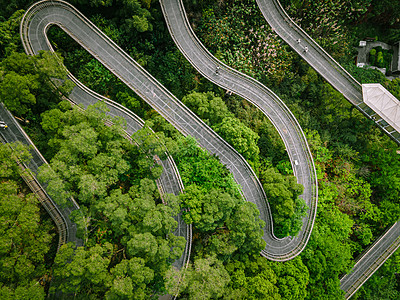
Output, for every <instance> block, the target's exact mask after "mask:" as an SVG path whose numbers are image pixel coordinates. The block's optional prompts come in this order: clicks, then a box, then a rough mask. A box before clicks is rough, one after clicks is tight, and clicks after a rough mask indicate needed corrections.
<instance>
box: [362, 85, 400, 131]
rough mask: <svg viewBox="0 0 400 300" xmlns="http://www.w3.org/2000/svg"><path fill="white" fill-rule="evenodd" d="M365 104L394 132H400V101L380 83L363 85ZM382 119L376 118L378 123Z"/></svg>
mask: <svg viewBox="0 0 400 300" xmlns="http://www.w3.org/2000/svg"><path fill="white" fill-rule="evenodd" d="M362 91H363V98H364V103H365V104H366V105H368V106H369V107H370V108H371V109H372V110H373V111H374V112H375V113H376V114H377V115H378V116H379V117H380V118H381V119H383V120H384V121H386V122H387V123H388V124H389V125H390V126H391V127H393V129H394V130H396V131H397V132H400V101H399V100H397V98H396V97H395V96H393V95H392V94H391V93H389V91H388V90H386V89H385V88H384V87H383V86H382V85H380V84H378V83H369V84H363V85H362ZM380 118H378V117H375V120H376V121H377V122H380V121H381V120H380Z"/></svg>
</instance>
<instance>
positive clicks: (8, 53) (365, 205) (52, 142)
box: [0, 0, 400, 299]
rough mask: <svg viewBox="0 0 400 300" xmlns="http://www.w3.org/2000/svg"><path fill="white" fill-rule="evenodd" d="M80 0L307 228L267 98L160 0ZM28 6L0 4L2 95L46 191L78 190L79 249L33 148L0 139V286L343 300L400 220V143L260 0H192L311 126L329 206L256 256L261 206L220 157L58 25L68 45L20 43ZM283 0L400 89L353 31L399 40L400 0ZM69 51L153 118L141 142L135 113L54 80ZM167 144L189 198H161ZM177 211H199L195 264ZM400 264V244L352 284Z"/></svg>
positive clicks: (199, 20) (227, 45)
mask: <svg viewBox="0 0 400 300" xmlns="http://www.w3.org/2000/svg"><path fill="white" fill-rule="evenodd" d="M3 2H4V1H3ZM69 2H70V3H71V4H73V5H75V6H76V7H77V8H78V9H79V10H80V11H81V12H82V13H83V14H84V15H85V16H87V17H88V18H89V19H90V20H91V21H92V22H93V23H94V24H95V25H96V26H98V27H99V28H100V29H101V30H102V31H103V32H104V33H105V34H107V35H108V36H109V37H110V38H111V39H112V40H113V41H114V42H115V43H116V44H118V45H119V46H120V47H122V48H123V49H124V50H125V51H126V52H127V53H128V54H129V55H130V56H131V57H133V58H134V59H135V60H136V61H137V62H138V63H139V64H140V65H141V66H143V67H144V68H145V69H146V70H147V71H149V72H150V73H151V74H152V75H153V76H154V77H155V78H156V79H157V80H158V81H160V82H161V83H162V84H163V85H164V86H165V87H166V88H167V89H169V90H170V91H171V92H172V93H173V94H174V95H175V96H177V97H178V98H179V99H180V100H182V102H183V103H184V104H185V105H186V106H187V107H189V108H190V109H191V110H192V111H193V112H194V113H196V114H197V115H198V116H199V117H200V118H201V119H202V120H203V121H204V122H205V123H206V124H207V125H209V126H210V127H211V128H212V129H213V130H214V131H215V132H217V133H218V134H219V135H220V136H221V137H222V138H223V139H225V140H226V141H227V142H228V143H230V144H231V145H232V146H233V147H234V148H235V149H236V150H237V151H238V152H239V153H240V154H242V155H243V157H244V158H245V159H246V160H247V161H248V162H249V164H250V165H251V167H252V168H253V170H254V172H255V173H256V175H257V176H258V178H259V179H260V182H261V183H262V185H263V188H264V190H265V193H266V195H267V198H268V201H269V203H270V206H271V210H272V213H273V219H274V223H275V224H276V228H275V227H274V228H275V234H276V235H277V236H279V237H285V236H289V235H290V236H294V235H296V234H297V233H298V231H299V229H300V226H301V221H300V220H301V218H302V217H303V216H305V215H306V210H307V207H306V206H305V203H304V201H303V200H302V199H301V198H299V195H301V193H302V190H303V188H302V186H301V185H299V184H297V182H296V179H295V177H294V176H293V171H292V169H291V165H290V161H289V158H288V156H287V154H286V152H285V147H284V144H283V142H282V140H281V139H280V137H279V135H278V133H277V131H276V130H275V128H274V127H273V125H272V124H271V123H270V121H269V120H268V119H267V118H266V117H265V115H263V114H262V113H261V112H260V111H259V110H258V109H257V108H256V107H254V106H252V105H251V104H250V103H248V102H247V101H246V100H244V99H242V98H240V97H238V96H235V95H229V94H228V93H226V91H224V90H222V89H221V88H219V87H217V86H216V85H214V84H212V83H211V82H209V81H207V80H206V79H204V78H203V77H202V76H201V75H200V74H199V73H198V72H197V71H196V70H195V69H194V68H193V67H192V66H191V65H190V64H189V62H187V61H186V60H185V58H184V57H183V55H182V54H181V53H180V52H179V50H178V49H177V47H176V46H175V44H174V43H173V41H172V38H171V37H170V35H169V32H168V30H167V27H166V25H165V23H164V18H163V15H162V11H161V8H160V6H159V3H158V1H152V0H114V1H113V0H106V1H97V0H71V1H69ZM32 3H34V1H29V0H28V1H26V0H11V1H6V3H1V4H2V5H0V101H1V102H3V103H4V104H5V105H6V107H7V108H8V109H9V110H10V111H11V112H12V113H13V114H14V115H15V116H16V117H18V118H19V120H21V121H20V122H21V125H23V127H24V129H25V130H26V132H27V133H28V135H29V136H30V137H31V139H32V140H33V142H34V143H35V145H36V146H37V147H38V149H39V150H40V151H41V153H42V154H43V155H44V157H45V158H46V160H47V161H49V167H46V168H42V169H41V171H40V174H39V175H40V176H39V178H40V180H42V181H43V182H46V183H47V184H48V192H49V194H50V195H51V196H52V197H53V199H54V200H55V201H57V203H58V204H59V205H61V206H62V205H67V203H66V202H65V199H67V198H68V197H71V196H72V197H74V199H76V201H77V202H78V203H79V205H80V207H81V209H80V213H79V214H74V216H72V217H73V220H74V222H76V224H77V226H78V233H79V237H80V238H81V239H82V240H83V241H84V246H83V247H78V248H76V247H74V245H72V244H67V245H63V246H62V247H61V248H60V249H59V251H57V241H58V239H57V232H56V227H55V225H54V223H53V222H52V220H51V218H50V217H49V216H48V215H47V214H46V212H45V210H44V209H43V208H42V207H41V205H40V204H39V202H38V200H37V199H36V198H35V196H33V194H32V193H31V191H30V190H29V188H28V187H27V186H26V185H25V184H24V182H23V180H22V179H21V177H20V172H21V171H20V170H19V168H18V167H17V164H16V161H15V157H18V158H19V159H20V160H28V159H29V152H28V151H27V149H26V148H25V147H24V146H22V145H19V144H16V145H12V148H10V147H9V146H8V145H0V199H1V202H0V208H1V213H0V220H1V221H0V232H1V235H0V239H1V243H0V298H1V299H44V298H45V297H46V296H50V297H57V298H65V299H69V298H71V299H72V298H74V299H103V298H106V299H152V298H158V297H159V296H160V295H163V294H166V293H179V297H178V298H180V299H217V298H219V299H262V298H267V299H342V298H343V291H341V290H340V276H342V275H343V274H345V273H346V272H348V271H349V270H350V269H351V268H352V266H353V265H354V259H355V258H356V257H357V256H358V255H359V254H360V253H361V252H362V251H363V249H365V248H366V247H367V246H368V245H370V244H371V243H372V242H373V241H374V239H376V238H377V237H378V236H379V235H380V234H382V232H383V231H384V230H385V228H387V227H388V226H389V225H391V224H393V223H394V222H396V221H397V220H398V219H399V216H400V205H399V204H400V197H399V196H400V180H399V175H398V174H399V173H400V160H399V158H398V155H399V154H398V153H397V151H398V150H397V145H396V144H395V143H394V142H393V141H392V140H390V139H389V138H388V137H387V136H386V135H384V134H383V133H382V132H381V131H380V130H379V129H378V128H377V127H376V126H375V125H374V122H373V121H372V120H369V119H367V118H365V117H364V116H363V115H362V114H361V113H359V112H358V111H357V109H355V108H354V107H353V106H352V105H351V104H350V103H349V102H347V100H346V99H345V98H344V97H343V96H342V95H341V94H340V93H339V92H337V91H336V90H335V89H334V88H333V87H332V86H331V85H330V84H328V83H327V82H326V81H325V80H324V79H323V78H322V77H321V76H320V75H318V74H317V73H316V72H315V71H314V70H313V69H312V68H311V67H310V66H309V65H308V64H307V63H306V62H304V61H303V60H302V59H301V58H300V57H299V56H298V55H297V54H296V53H295V52H294V51H292V50H291V49H290V48H289V47H288V46H287V45H286V44H285V43H284V42H283V41H282V40H281V39H280V38H279V37H278V36H277V35H276V34H275V33H274V31H273V30H272V29H271V28H270V27H269V25H268V24H267V22H266V21H265V20H264V18H263V17H262V15H261V12H260V11H259V9H258V6H257V4H256V1H255V0H219V1H212V0H203V1H200V0H185V7H186V10H187V13H188V16H189V19H190V22H191V24H192V27H193V29H194V30H195V32H196V34H197V35H198V37H199V38H200V40H201V41H202V42H203V43H204V45H205V46H206V47H207V49H208V50H209V51H210V52H212V53H213V55H215V56H216V57H217V58H218V59H220V60H221V61H222V62H224V63H226V64H227V65H229V66H231V67H233V68H235V69H237V70H239V71H241V72H243V73H246V74H248V75H249V76H252V77H253V78H255V79H257V80H259V81H260V82H262V83H263V84H264V85H266V86H267V87H269V88H271V89H272V90H273V91H274V92H275V93H276V94H277V95H279V97H280V98H281V99H282V100H283V101H284V102H285V104H286V105H287V106H288V107H289V109H290V110H291V111H292V112H293V114H294V115H295V116H296V118H297V120H298V121H299V123H300V125H301V127H302V128H303V130H304V132H305V134H306V137H307V140H308V143H309V146H310V148H311V152H312V155H313V158H314V161H315V164H316V169H317V176H318V185H319V187H318V188H319V203H318V213H317V217H316V221H315V226H314V229H313V233H312V235H311V238H310V240H309V242H308V245H307V247H306V248H305V250H304V251H303V252H302V254H301V255H299V256H298V257H296V258H295V259H293V260H290V261H287V262H273V261H269V260H267V259H265V258H263V257H262V256H261V255H260V254H259V253H260V251H261V250H262V249H264V247H265V242H264V241H263V239H262V235H263V233H262V227H263V226H264V221H262V220H260V218H259V212H258V210H257V208H256V206H255V205H253V204H251V203H248V202H245V201H244V200H243V199H242V197H241V194H240V187H239V186H238V185H237V183H236V182H235V181H234V179H233V177H232V175H231V174H230V173H229V171H228V170H227V168H226V167H225V166H224V165H222V164H221V163H220V162H219V159H218V157H216V156H213V155H210V154H209V153H208V152H207V151H205V150H203V149H201V148H199V147H198V146H197V142H196V140H195V139H194V138H192V137H184V136H182V135H181V134H180V133H179V132H178V131H177V130H176V129H175V128H174V127H173V126H172V125H171V124H169V123H168V122H167V121H166V120H164V119H163V118H162V117H161V116H160V115H159V114H158V113H157V112H156V111H155V110H153V109H152V108H151V107H150V106H149V105H148V104H146V103H145V102H144V101H143V100H142V99H140V97H139V96H138V95H136V94H135V93H134V92H133V91H132V90H130V89H129V88H128V87H127V86H126V85H125V84H124V83H122V82H121V81H120V80H119V79H117V78H116V77H115V76H114V75H113V74H112V73H111V72H109V71H108V70H107V69H106V68H105V67H104V66H103V65H101V64H100V63H99V62H98V61H97V60H96V59H95V58H94V57H92V56H91V55H90V54H89V53H88V52H87V51H86V50H84V49H83V48H82V47H81V46H79V45H78V44H77V43H76V42H75V41H74V40H73V39H71V38H70V37H69V36H68V35H67V34H66V33H65V32H63V31H62V30H61V29H60V28H59V27H57V26H53V27H51V28H50V29H49V31H48V33H47V34H48V36H49V37H50V41H51V44H52V46H53V48H54V49H55V50H56V54H50V53H46V52H42V53H40V54H39V55H37V56H34V57H29V56H27V55H26V54H25V53H24V51H23V47H22V44H21V41H20V37H19V24H20V21H21V18H22V16H23V14H24V11H25V10H26V9H27V8H28V7H29V5H30V4H32ZM281 3H282V5H283V7H284V8H285V9H286V11H287V12H288V14H289V15H290V16H291V17H292V18H293V19H294V20H295V21H296V22H297V23H298V24H299V25H300V26H301V27H302V28H303V29H304V30H305V31H306V32H307V33H308V34H309V35H310V36H311V37H312V38H313V39H315V40H316V41H317V42H318V43H319V44H320V45H321V46H322V47H323V48H324V49H325V50H326V51H328V52H329V53H330V54H331V55H332V56H333V57H334V58H335V59H336V60H337V61H338V62H339V63H340V64H341V65H342V66H344V67H345V68H346V69H347V70H348V71H349V72H350V73H351V74H352V75H353V76H354V77H355V78H356V79H357V80H358V81H359V82H361V83H370V82H378V83H381V84H382V85H383V86H385V87H386V88H387V89H388V90H389V91H390V92H391V93H393V94H394V95H395V96H396V97H398V98H399V99H400V79H393V80H388V79H387V78H386V77H385V76H384V75H383V74H382V73H380V72H379V71H376V70H371V69H361V68H357V67H356V66H355V64H354V58H355V55H356V51H355V47H356V46H357V45H358V42H359V40H361V39H363V38H365V37H376V38H377V39H378V40H380V41H384V42H387V43H389V44H394V43H395V42H397V41H399V40H400V4H399V3H398V2H397V1H387V0H383V1H382V0H380V1H378V0H350V1H345V0H334V1H328V0H314V1H297V0H282V1H281ZM60 60H61V61H63V62H64V64H65V65H66V66H67V68H68V70H69V71H70V72H71V73H72V74H74V76H76V77H77V78H78V79H79V80H80V81H81V82H82V83H84V84H85V85H86V86H87V87H89V88H90V89H92V90H94V91H96V92H97V93H99V94H101V95H104V96H105V97H107V98H110V99H112V100H114V101H117V102H119V103H120V104H122V105H124V106H125V107H127V108H128V109H130V110H132V111H133V112H134V113H135V114H137V115H138V116H139V117H141V118H142V119H144V120H145V121H146V125H145V126H144V128H143V129H142V130H140V131H138V132H137V133H136V134H135V135H134V136H132V139H133V141H134V143H131V142H130V141H129V140H128V139H126V138H125V136H124V130H123V129H124V126H125V124H124V121H123V120H120V119H111V118H109V117H107V116H106V114H105V111H106V107H105V106H104V105H103V104H101V103H99V104H97V105H95V106H93V107H89V108H88V109H87V110H81V109H80V108H79V107H75V106H71V104H70V103H69V102H68V101H66V100H65V99H64V98H63V96H62V95H67V94H68V92H69V91H70V90H71V88H72V84H71V82H69V81H68V80H66V81H63V84H61V85H58V86H57V89H56V88H55V87H54V85H52V84H51V80H50V79H51V78H62V79H65V76H66V73H65V70H64V68H62V67H61V66H60V64H59V62H60ZM105 123H107V124H112V126H105V125H104V124H105ZM153 130H154V132H153ZM164 147H167V148H168V151H169V153H170V154H171V156H172V157H173V158H174V160H175V162H176V164H177V167H178V169H179V172H180V175H181V177H182V181H183V184H184V186H185V191H184V193H182V194H181V195H179V196H174V195H165V197H166V199H167V201H164V199H162V197H161V195H160V193H159V190H158V189H157V185H156V183H155V180H156V179H157V178H158V177H159V176H160V174H161V172H162V168H161V167H160V165H158V164H157V163H156V162H155V161H154V159H153V158H152V157H153V156H154V155H158V156H159V157H160V158H163V157H165V148H164ZM11 149H14V150H13V151H12V150H11ZM396 170H398V171H396ZM396 174H397V175H396ZM181 210H182V211H183V214H182V216H183V219H184V221H185V222H186V223H188V224H192V225H193V245H192V251H191V258H190V263H189V266H188V268H187V269H184V270H180V271H178V270H176V269H174V268H172V267H171V264H172V262H173V261H174V260H175V259H177V258H178V257H180V255H181V254H182V251H183V249H184V247H185V240H184V239H183V238H182V237H177V236H175V235H174V234H173V232H174V230H175V228H176V226H177V224H176V221H175V220H174V219H173V216H175V215H176V214H178V213H179V212H180V211H181ZM399 273H400V255H399V254H398V253H395V254H394V255H393V256H392V257H391V258H390V259H389V260H388V261H387V262H386V263H385V264H384V265H383V266H382V267H381V268H380V269H379V270H378V271H377V272H376V273H375V274H374V275H373V276H372V277H371V278H370V279H369V280H368V281H367V283H366V284H365V285H364V286H363V287H362V288H361V289H360V290H359V291H358V292H357V293H356V294H355V295H354V296H353V299H399V298H400V281H399V280H400V278H399V277H398V274H399ZM178 283H179V284H178Z"/></svg>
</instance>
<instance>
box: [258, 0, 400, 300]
mask: <svg viewBox="0 0 400 300" xmlns="http://www.w3.org/2000/svg"><path fill="white" fill-rule="evenodd" d="M256 1H257V4H258V6H259V8H260V10H261V12H262V14H263V15H264V17H265V19H266V21H267V22H268V23H269V24H270V25H271V27H272V28H273V30H274V31H275V32H276V33H277V34H278V35H279V36H280V37H281V38H282V39H283V40H284V41H285V42H286V43H287V44H288V45H289V46H290V47H291V48H292V49H294V50H295V51H296V52H297V53H298V54H299V55H300V56H301V57H302V58H303V59H304V60H305V61H307V62H308V63H309V64H310V65H311V66H312V67H313V68H314V69H315V70H316V71H317V72H318V73H319V74H320V75H321V76H323V77H324V78H325V79H326V80H327V81H328V82H329V83H330V84H331V85H332V86H333V87H334V88H336V89H337V90H338V91H339V92H341V93H342V94H343V95H344V96H345V97H346V98H347V100H348V101H349V102H350V103H352V104H353V105H355V106H356V107H357V109H359V110H360V111H361V112H362V113H363V114H364V115H366V116H367V117H370V118H372V117H374V115H375V112H374V111H373V110H372V109H370V108H369V107H368V106H367V105H366V104H365V103H364V101H363V95H362V86H361V84H360V83H359V82H357V81H356V80H355V79H354V78H353V77H352V76H351V75H350V74H349V73H348V72H347V71H346V70H345V69H344V68H343V67H342V66H340V65H339V64H338V63H337V62H336V61H335V60H334V59H333V58H332V57H331V56H330V55H329V54H328V53H327V52H326V51H325V50H324V49H323V48H322V47H321V46H319V45H318V44H317V43H316V42H315V41H314V40H313V39H312V38H311V37H310V36H309V35H308V34H307V33H306V32H304V31H303V30H302V29H301V28H300V27H299V26H298V25H297V24H296V23H295V22H293V20H292V19H291V18H290V17H289V16H288V15H287V13H286V12H285V10H284V9H283V8H282V6H281V4H280V3H279V1H278V0H256ZM297 40H300V43H298V42H297ZM305 46H307V47H308V51H307V52H305V51H304V47H305ZM375 124H376V125H377V126H378V127H380V128H381V129H382V130H383V132H385V133H386V134H387V135H388V136H389V137H391V138H392V139H393V140H394V141H395V142H396V143H398V144H400V134H399V133H398V132H393V131H389V130H388V128H390V126H388V124H387V123H386V124H385V122H382V123H377V122H376V123H375ZM399 246H400V223H399V222H397V223H395V224H394V225H393V226H392V227H390V229H389V230H388V231H386V232H385V233H384V234H383V235H382V236H381V237H380V238H378V239H377V240H376V241H375V242H374V243H373V244H372V245H371V246H370V247H368V248H367V249H366V250H365V252H364V253H362V255H360V256H359V257H358V258H357V260H356V264H355V266H354V267H353V269H352V270H351V271H350V273H349V274H347V275H345V276H344V277H342V279H341V280H340V282H341V289H342V290H344V291H345V298H346V299H349V298H350V297H351V296H352V295H353V294H354V293H355V292H356V291H357V290H358V289H359V288H360V287H361V286H362V285H363V284H364V283H365V282H366V281H367V280H368V278H369V277H370V276H371V275H372V274H373V273H374V272H375V271H376V270H377V269H378V268H379V267H380V266H381V265H382V264H383V263H384V262H385V261H386V260H387V259H388V258H389V257H390V256H391V255H392V254H393V253H394V252H395V251H396V249H397V248H398V247H399Z"/></svg>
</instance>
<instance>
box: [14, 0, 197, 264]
mask: <svg viewBox="0 0 400 300" xmlns="http://www.w3.org/2000/svg"><path fill="white" fill-rule="evenodd" d="M61 7H62V8H61ZM54 8H59V9H60V12H61V13H62V12H63V11H68V9H71V8H72V9H73V10H75V9H74V8H73V7H72V6H70V5H69V4H68V3H66V2H63V1H52V2H48V1H41V2H38V3H36V4H34V5H32V6H31V7H30V8H29V9H28V10H27V11H26V13H25V15H24V17H23V19H22V21H21V27H20V33H21V39H22V43H23V46H24V48H25V51H26V53H27V54H29V55H35V54H38V52H39V51H41V50H47V51H53V49H52V47H51V45H50V42H49V41H48V39H47V36H46V31H47V29H48V27H49V26H50V25H52V24H57V25H59V26H60V27H61V28H63V29H64V30H65V31H66V32H67V33H69V34H70V35H71V33H70V32H69V31H68V30H67V29H68V27H66V28H64V27H63V26H62V24H63V21H64V22H65V19H63V18H60V15H59V14H57V10H53V9H54ZM49 9H50V10H51V12H49V11H48V10H49ZM73 12H74V11H73ZM76 12H77V11H76ZM49 15H51V16H52V18H51V20H49V19H48V18H45V19H43V18H42V17H43V16H45V17H48V16H49ZM76 18H79V13H78V12H77V17H76ZM69 21H72V20H69ZM85 21H87V20H85ZM66 23H68V22H66ZM71 36H72V35H71ZM72 37H74V36H72ZM68 78H69V79H70V80H72V81H73V82H74V83H75V87H74V89H73V90H72V92H71V93H70V94H69V95H68V100H69V101H70V102H71V103H73V104H76V105H82V106H83V107H85V108H86V107H88V106H89V105H92V104H95V103H97V102H98V101H102V102H104V103H105V104H106V105H107V108H108V110H109V111H108V112H107V115H109V116H111V117H122V118H123V119H125V120H126V128H125V133H126V134H125V137H126V138H128V139H130V137H131V136H132V134H133V133H135V132H136V131H138V130H139V129H141V128H142V127H143V125H144V122H143V121H142V120H141V119H140V118H139V117H137V116H136V115H135V114H133V113H132V112H131V111H130V110H128V109H127V108H125V107H124V106H122V105H120V104H118V103H116V102H114V101H112V100H110V99H107V98H105V97H103V96H101V95H99V94H97V93H95V92H93V91H92V90H90V89H88V88H87V87H86V86H85V85H83V84H82V83H81V82H80V81H79V80H77V79H76V78H75V77H74V76H73V75H72V74H71V73H70V72H68ZM157 162H158V163H159V164H161V165H162V166H163V172H162V174H161V177H160V178H159V179H158V180H157V186H158V188H159V191H160V195H161V197H163V195H164V194H165V193H170V194H174V195H179V193H180V192H181V191H182V190H183V184H182V180H181V178H180V175H179V172H178V170H177V167H176V165H175V162H174V161H173V159H172V158H171V157H170V156H169V154H168V153H167V159H165V160H163V161H162V160H159V159H157ZM175 220H176V221H177V222H178V227H177V229H176V231H175V232H174V233H175V235H178V236H183V237H184V238H185V239H186V247H185V251H184V253H183V254H182V256H181V257H180V258H179V259H178V260H176V261H175V262H174V263H173V265H174V266H175V267H177V268H178V269H180V268H182V267H184V266H186V265H187V264H188V262H189V257H190V249H191V240H192V226H191V225H187V224H185V223H184V221H183V219H182V218H181V215H180V214H179V215H178V216H176V217H175Z"/></svg>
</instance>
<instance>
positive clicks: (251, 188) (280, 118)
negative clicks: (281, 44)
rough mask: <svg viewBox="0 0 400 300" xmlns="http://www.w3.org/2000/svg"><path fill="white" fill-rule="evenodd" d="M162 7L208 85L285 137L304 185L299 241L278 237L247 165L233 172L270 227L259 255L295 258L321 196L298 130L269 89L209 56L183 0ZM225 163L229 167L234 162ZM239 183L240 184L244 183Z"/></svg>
mask: <svg viewBox="0 0 400 300" xmlns="http://www.w3.org/2000/svg"><path fill="white" fill-rule="evenodd" d="M160 3H161V7H162V9H163V13H164V17H165V20H166V23H167V26H168V29H169V31H170V33H171V36H172V37H173V39H174V41H175V43H176V45H177V46H178V48H179V49H180V51H181V52H182V53H183V55H184V56H185V57H186V58H187V59H188V61H189V62H190V63H191V64H192V65H193V66H194V67H195V68H196V69H197V70H198V71H199V72H200V73H201V74H202V75H203V76H204V77H206V78H207V79H208V80H210V81H212V82H213V83H215V84H217V85H219V86H221V87H222V88H224V89H227V90H229V91H232V92H234V93H236V94H237V95H239V96H241V97H243V98H245V99H246V100H248V101H249V102H251V103H253V104H254V105H255V106H257V107H258V108H259V109H260V110H261V111H262V112H263V113H264V114H265V115H266V116H267V117H268V118H269V119H270V121H271V122H272V124H273V125H274V126H275V128H276V129H277V131H278V132H279V134H280V136H281V137H282V139H283V142H284V144H285V146H286V150H287V153H288V155H289V158H290V161H291V164H292V168H293V171H294V174H295V176H296V177H297V181H298V182H299V183H301V184H302V185H303V186H304V193H303V194H302V195H301V197H302V198H303V199H304V200H305V202H306V203H307V205H308V207H309V210H308V216H307V217H306V218H303V226H302V229H301V231H300V232H299V234H298V236H296V237H286V238H283V239H278V238H276V237H275V236H274V233H273V219H272V215H271V211H270V208H269V205H268V202H267V199H266V197H265V193H264V190H263V189H262V186H261V184H260V182H259V181H258V179H257V177H256V175H255V174H254V172H253V170H252V169H251V167H250V166H249V165H248V164H247V163H246V162H245V161H244V162H242V163H241V166H240V170H239V171H240V173H241V174H235V172H237V171H236V170H235V169H232V173H233V174H234V177H235V179H237V178H240V176H242V177H245V180H246V185H243V184H242V187H243V194H244V196H245V198H246V200H247V201H251V202H253V203H254V204H256V205H257V207H258V209H259V210H260V213H261V219H263V220H264V221H265V222H266V226H265V228H264V236H263V238H264V240H265V241H266V243H267V246H266V248H265V249H264V250H262V252H261V254H262V255H263V256H265V257H267V258H268V259H271V260H276V261H285V260H289V259H292V258H294V257H295V256H296V255H298V254H300V253H301V251H302V250H303V249H304V247H305V246H306V244H307V242H308V239H309V237H310V234H311V231H312V227H313V225H314V219H315V215H316V210H317V197H318V193H317V177H316V174H315V167H314V162H313V159H312V156H311V153H310V150H309V148H308V144H307V140H306V138H305V136H304V133H303V131H302V129H301V127H300V125H299V124H298V122H297V120H296V118H295V117H294V116H293V114H292V113H291V112H290V110H289V109H288V108H287V107H286V105H285V104H284V103H283V102H282V100H281V99H280V98H279V97H278V96H277V95H275V94H274V93H273V92H272V91H271V90H269V89H268V88H266V87H265V86H264V85H262V84H261V83H259V82H258V81H256V80H254V79H253V78H251V77H249V76H246V75H244V74H242V73H240V72H238V71H236V70H234V69H232V68H230V67H228V66H227V65H224V64H223V63H221V62H220V61H219V60H217V59H216V58H215V57H214V56H213V55H212V54H211V53H209V52H208V51H207V49H206V48H205V47H204V46H203V45H202V44H201V42H200V41H199V40H198V38H197V37H196V35H195V34H194V32H193V30H192V29H191V27H190V24H189V21H188V19H187V17H186V12H185V8H184V6H183V2H182V1H181V0H160ZM217 68H218V73H217V72H216V70H217ZM200 143H201V141H200ZM217 154H218V153H217ZM223 163H224V164H228V165H229V164H231V163H232V162H229V161H228V162H223ZM237 181H238V182H239V183H241V182H240V180H238V179H237Z"/></svg>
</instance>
